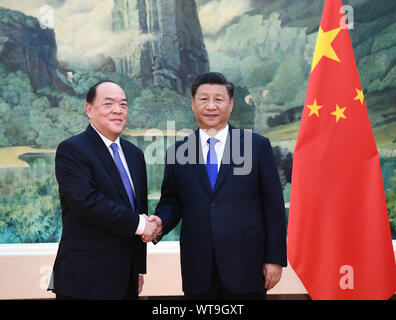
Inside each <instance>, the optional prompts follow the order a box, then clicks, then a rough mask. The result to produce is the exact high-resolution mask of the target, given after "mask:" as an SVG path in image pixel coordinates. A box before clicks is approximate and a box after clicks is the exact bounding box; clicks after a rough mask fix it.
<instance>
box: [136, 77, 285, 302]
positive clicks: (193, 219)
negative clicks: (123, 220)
mask: <svg viewBox="0 0 396 320" xmlns="http://www.w3.org/2000/svg"><path fill="white" fill-rule="evenodd" d="M233 94H234V86H233V84H232V83H231V82H229V81H227V80H226V78H225V77H224V76H223V75H222V74H220V73H215V72H211V73H206V74H203V75H200V76H198V77H197V78H196V79H195V80H194V82H193V84H192V98H191V104H192V111H193V112H194V114H195V117H196V119H197V122H198V124H199V127H200V128H199V130H197V131H196V132H195V133H194V134H192V135H190V136H188V137H187V138H185V139H184V140H183V141H178V142H176V144H175V145H174V146H173V147H170V148H169V149H168V152H167V163H166V166H165V173H164V179H163V183H162V189H161V199H160V201H159V203H158V206H157V208H156V216H151V217H150V220H152V221H156V223H158V225H161V224H162V227H163V229H162V232H163V233H162V235H164V234H167V233H168V232H169V231H171V230H172V229H173V228H174V227H175V226H176V225H177V224H178V223H179V221H180V220H181V230H180V256H181V271H182V280H183V291H184V293H185V296H186V297H189V298H199V299H245V298H247V299H263V298H265V297H266V290H267V289H271V288H272V287H273V286H274V285H275V284H276V283H277V282H278V281H279V280H280V277H281V273H282V266H286V265H287V259H286V226H285V209H284V201H283V196H282V189H281V185H280V181H279V175H278V171H277V168H276V164H275V160H274V156H273V152H272V148H271V144H270V142H269V140H268V139H267V138H265V137H262V136H260V135H258V134H254V133H252V132H251V131H244V130H239V129H236V128H234V127H232V126H231V125H229V124H228V119H229V117H230V114H231V111H232V108H233ZM242 153H244V155H243V157H241V154H242ZM172 159H174V160H175V161H172ZM241 159H242V160H243V161H241ZM159 239H160V237H159V238H157V239H155V242H156V241H159ZM143 240H144V241H149V240H151V238H149V237H143Z"/></svg>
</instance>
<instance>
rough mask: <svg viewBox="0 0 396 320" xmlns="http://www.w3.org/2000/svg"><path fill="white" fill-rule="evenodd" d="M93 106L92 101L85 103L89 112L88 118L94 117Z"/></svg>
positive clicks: (86, 110)
mask: <svg viewBox="0 0 396 320" xmlns="http://www.w3.org/2000/svg"><path fill="white" fill-rule="evenodd" d="M92 108H93V106H92V104H91V103H89V102H87V103H85V112H86V113H87V116H88V119H91V118H92Z"/></svg>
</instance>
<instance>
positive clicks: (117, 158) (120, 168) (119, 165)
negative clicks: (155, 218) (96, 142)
mask: <svg viewBox="0 0 396 320" xmlns="http://www.w3.org/2000/svg"><path fill="white" fill-rule="evenodd" d="M110 146H111V149H113V154H114V160H115V163H116V166H117V169H118V172H119V173H120V176H121V180H122V182H123V184H124V187H125V190H126V192H127V194H128V197H129V201H130V202H131V205H132V210H135V200H134V198H133V190H132V185H131V182H130V181H129V177H128V173H127V172H126V170H125V167H124V165H123V164H122V161H121V158H120V154H119V153H118V148H117V144H116V143H112V144H111V145H110Z"/></svg>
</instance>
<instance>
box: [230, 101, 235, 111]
mask: <svg viewBox="0 0 396 320" xmlns="http://www.w3.org/2000/svg"><path fill="white" fill-rule="evenodd" d="M233 108H234V98H232V99H231V101H230V113H231V111H232V109H233Z"/></svg>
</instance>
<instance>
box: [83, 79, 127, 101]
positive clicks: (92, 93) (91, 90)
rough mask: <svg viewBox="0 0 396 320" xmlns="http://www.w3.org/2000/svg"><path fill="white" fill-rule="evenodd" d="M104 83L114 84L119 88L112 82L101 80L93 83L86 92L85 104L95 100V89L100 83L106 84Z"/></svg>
mask: <svg viewBox="0 0 396 320" xmlns="http://www.w3.org/2000/svg"><path fill="white" fill-rule="evenodd" d="M106 82H110V83H115V84H116V85H117V86H119V87H121V86H120V85H119V84H118V83H117V82H115V81H112V80H101V81H99V82H97V83H95V84H94V85H93V86H92V87H91V88H89V90H88V92H87V102H88V103H92V102H93V101H94V100H95V97H96V88H97V87H98V86H99V85H101V84H102V83H106Z"/></svg>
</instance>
